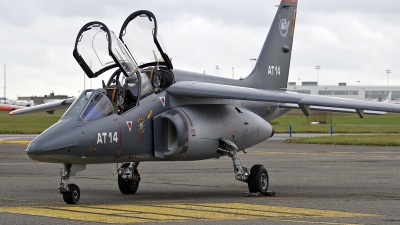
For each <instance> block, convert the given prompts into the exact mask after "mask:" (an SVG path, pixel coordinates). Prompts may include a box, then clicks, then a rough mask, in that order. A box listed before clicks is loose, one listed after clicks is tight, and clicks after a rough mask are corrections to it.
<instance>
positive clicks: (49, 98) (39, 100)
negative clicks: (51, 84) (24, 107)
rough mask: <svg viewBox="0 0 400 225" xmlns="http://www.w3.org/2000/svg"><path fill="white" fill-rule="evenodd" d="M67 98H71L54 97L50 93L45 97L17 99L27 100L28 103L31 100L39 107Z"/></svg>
mask: <svg viewBox="0 0 400 225" xmlns="http://www.w3.org/2000/svg"><path fill="white" fill-rule="evenodd" d="M67 98H72V97H68V95H55V94H54V92H52V93H50V94H49V95H45V96H30V97H18V100H28V101H29V100H32V101H34V102H35V105H40V104H43V103H49V102H54V101H61V100H64V99H67Z"/></svg>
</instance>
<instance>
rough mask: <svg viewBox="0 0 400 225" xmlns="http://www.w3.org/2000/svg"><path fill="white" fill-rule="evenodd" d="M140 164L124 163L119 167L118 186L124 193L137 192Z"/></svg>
mask: <svg viewBox="0 0 400 225" xmlns="http://www.w3.org/2000/svg"><path fill="white" fill-rule="evenodd" d="M138 165H139V163H138V162H133V163H124V164H122V166H121V167H120V168H118V169H117V173H118V187H119V190H120V191H121V193H122V194H126V195H128V194H135V193H136V191H137V190H138V188H139V182H140V174H139V172H138V170H137V167H138Z"/></svg>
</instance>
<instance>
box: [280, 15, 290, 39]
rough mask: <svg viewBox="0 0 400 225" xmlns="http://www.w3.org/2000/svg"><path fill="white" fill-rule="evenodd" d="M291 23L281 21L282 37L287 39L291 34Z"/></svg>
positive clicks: (284, 20)
mask: <svg viewBox="0 0 400 225" xmlns="http://www.w3.org/2000/svg"><path fill="white" fill-rule="evenodd" d="M289 25H290V23H289V21H287V20H286V19H281V21H280V22H279V32H280V33H281V35H282V37H286V35H287V34H288V32H289Z"/></svg>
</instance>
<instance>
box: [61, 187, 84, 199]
mask: <svg viewBox="0 0 400 225" xmlns="http://www.w3.org/2000/svg"><path fill="white" fill-rule="evenodd" d="M67 187H68V189H69V191H68V192H64V193H63V199H64V202H65V203H67V204H76V203H78V202H79V199H80V198H81V191H80V190H79V187H78V186H77V185H75V184H68V186H67Z"/></svg>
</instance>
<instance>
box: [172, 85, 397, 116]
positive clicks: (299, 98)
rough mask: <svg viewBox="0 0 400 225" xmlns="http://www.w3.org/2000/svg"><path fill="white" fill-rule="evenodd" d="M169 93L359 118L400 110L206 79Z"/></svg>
mask: <svg viewBox="0 0 400 225" xmlns="http://www.w3.org/2000/svg"><path fill="white" fill-rule="evenodd" d="M167 92H168V93H169V94H171V95H173V96H184V97H190V98H220V99H236V100H250V101H263V102H278V103H292V104H297V105H298V106H299V108H300V109H301V110H302V111H303V113H304V114H305V115H306V116H308V111H309V110H310V106H320V107H328V108H344V109H353V110H355V111H356V112H357V113H358V114H359V116H360V117H363V114H364V110H370V111H383V112H396V113H400V105H394V104H389V103H381V102H370V101H363V100H355V99H346V98H335V97H327V96H319V95H308V94H299V93H296V92H290V91H276V90H265V89H256V88H247V87H237V86H230V85H223V84H210V83H204V82H192V81H181V82H177V83H175V84H174V85H172V86H170V87H169V88H168V89H167Z"/></svg>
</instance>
